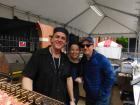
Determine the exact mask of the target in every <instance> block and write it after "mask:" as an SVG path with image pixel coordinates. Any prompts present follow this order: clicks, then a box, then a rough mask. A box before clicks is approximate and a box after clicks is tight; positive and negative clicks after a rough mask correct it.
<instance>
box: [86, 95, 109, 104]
mask: <svg viewBox="0 0 140 105" xmlns="http://www.w3.org/2000/svg"><path fill="white" fill-rule="evenodd" d="M109 104H110V96H108V97H100V98H99V99H97V100H93V99H91V98H89V97H88V96H87V97H86V105H109Z"/></svg>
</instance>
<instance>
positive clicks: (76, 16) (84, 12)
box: [65, 7, 90, 26]
mask: <svg viewBox="0 0 140 105" xmlns="http://www.w3.org/2000/svg"><path fill="white" fill-rule="evenodd" d="M89 9H90V7H88V8H86V9H85V10H84V11H82V12H81V13H79V14H78V15H77V16H75V17H73V18H72V19H71V20H69V21H68V22H66V23H65V25H66V26H67V25H68V24H69V23H71V22H72V21H74V20H75V19H77V18H78V17H80V16H81V15H83V14H84V13H85V12H86V11H88V10H89Z"/></svg>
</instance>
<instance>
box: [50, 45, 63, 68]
mask: <svg viewBox="0 0 140 105" xmlns="http://www.w3.org/2000/svg"><path fill="white" fill-rule="evenodd" d="M50 53H51V55H52V59H53V65H54V67H55V69H57V67H58V68H59V66H60V60H61V56H60V57H59V58H58V66H57V63H56V61H55V58H54V56H53V53H52V48H50Z"/></svg>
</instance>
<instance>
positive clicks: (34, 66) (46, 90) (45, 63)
mask: <svg viewBox="0 0 140 105" xmlns="http://www.w3.org/2000/svg"><path fill="white" fill-rule="evenodd" d="M69 66H70V64H69V61H68V58H67V56H66V55H65V54H63V53H61V59H60V66H59V68H58V70H56V68H55V66H54V60H53V58H52V55H51V54H50V52H49V48H44V49H40V50H38V51H37V52H36V53H35V54H33V56H32V57H31V59H30V60H29V62H28V64H27V65H26V67H25V69H24V71H23V76H26V77H29V78H30V79H32V80H33V90H34V91H37V92H39V93H41V94H44V95H46V96H49V97H52V98H54V99H57V100H59V101H63V102H65V98H66V91H67V88H66V78H68V77H70V76H71V72H70V70H68V69H69Z"/></svg>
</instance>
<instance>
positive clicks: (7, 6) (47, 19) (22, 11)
mask: <svg viewBox="0 0 140 105" xmlns="http://www.w3.org/2000/svg"><path fill="white" fill-rule="evenodd" d="M0 6H1V7H4V8H9V9H10V10H11V9H13V7H12V6H9V5H5V4H2V3H0ZM15 11H17V12H21V13H23V14H25V15H27V12H28V13H29V14H28V17H29V15H30V16H31V15H32V16H35V17H40V19H44V20H46V21H49V22H52V23H56V24H59V25H62V26H64V27H65V24H64V23H61V22H58V21H55V20H52V19H49V18H45V17H42V16H41V15H37V14H34V13H32V12H30V11H24V10H20V9H17V8H16V6H14V12H15ZM66 27H68V28H71V27H72V26H69V25H67V26H66ZM72 28H73V29H75V30H77V31H78V30H80V29H77V28H75V27H72ZM80 31H81V32H82V33H84V34H88V33H86V32H84V31H83V30H80Z"/></svg>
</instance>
